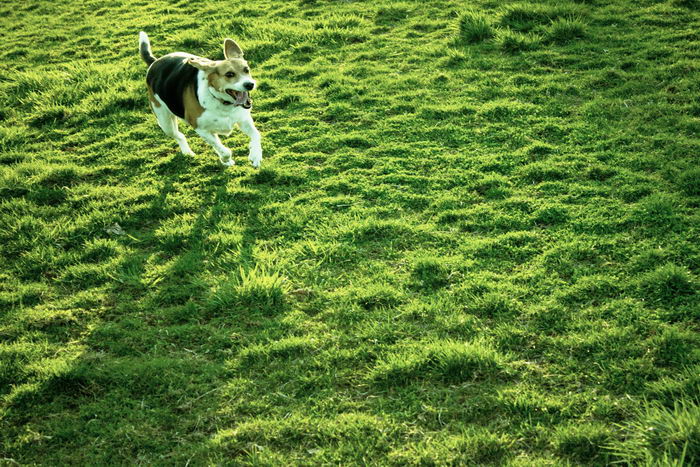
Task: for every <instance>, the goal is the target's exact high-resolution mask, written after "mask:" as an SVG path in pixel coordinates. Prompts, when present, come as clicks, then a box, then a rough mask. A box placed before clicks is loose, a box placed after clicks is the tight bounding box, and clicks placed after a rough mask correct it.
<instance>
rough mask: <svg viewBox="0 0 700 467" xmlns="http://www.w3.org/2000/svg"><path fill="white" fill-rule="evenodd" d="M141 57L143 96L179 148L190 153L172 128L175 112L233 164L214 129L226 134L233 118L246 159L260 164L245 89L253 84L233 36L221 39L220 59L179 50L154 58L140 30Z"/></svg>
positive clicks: (257, 134)
mask: <svg viewBox="0 0 700 467" xmlns="http://www.w3.org/2000/svg"><path fill="white" fill-rule="evenodd" d="M139 51H140V53H141V58H143V60H144V61H145V62H146V64H148V65H149V67H148V72H147V73H146V84H147V85H148V99H149V100H150V101H151V108H152V109H153V112H154V113H155V114H156V118H157V119H158V125H160V127H161V128H162V129H163V131H164V132H165V134H166V135H168V136H171V137H173V138H175V141H177V144H178V145H179V146H180V151H182V153H183V154H188V155H194V153H193V152H192V149H191V148H190V145H189V144H187V140H186V139H185V135H183V134H182V133H181V132H180V131H179V130H178V128H177V123H178V122H177V117H179V118H181V119H183V120H185V121H186V122H187V123H189V124H190V125H191V126H192V127H193V128H194V130H195V131H196V132H197V134H198V135H199V136H201V137H202V139H204V141H206V142H207V143H209V144H210V145H211V146H212V147H213V148H214V150H215V151H216V153H217V154H218V155H219V160H220V161H221V163H222V164H223V165H224V166H232V165H233V164H234V161H233V158H232V157H231V150H230V149H229V148H227V147H226V146H224V145H223V144H222V143H221V140H220V139H219V135H229V134H231V131H233V127H234V126H235V125H236V124H237V125H238V126H239V127H240V129H241V131H243V133H245V134H246V135H248V137H249V138H250V144H249V150H250V153H249V155H248V159H249V160H250V162H251V163H252V164H253V167H260V163H261V162H262V146H261V145H260V132H259V131H258V130H257V128H255V124H254V123H253V118H252V117H251V116H250V108H251V107H252V105H253V104H252V101H251V99H250V95H249V92H250V91H252V90H253V89H255V80H254V79H253V78H252V77H251V76H250V68H249V67H248V62H246V61H245V60H244V59H243V51H242V50H241V48H240V47H239V46H238V44H236V41H234V40H233V39H226V40H224V60H209V59H208V58H203V57H197V56H196V55H191V54H188V53H184V52H173V53H170V54H168V55H164V56H162V57H160V58H156V57H155V56H154V55H153V52H152V51H151V43H150V41H149V40H148V36H147V35H146V33H145V32H143V31H142V32H141V33H140V34H139Z"/></svg>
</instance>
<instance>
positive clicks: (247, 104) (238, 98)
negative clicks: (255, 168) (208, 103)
mask: <svg viewBox="0 0 700 467" xmlns="http://www.w3.org/2000/svg"><path fill="white" fill-rule="evenodd" d="M226 93H227V94H228V95H229V96H231V97H233V99H234V102H233V105H240V106H242V107H243V108H244V109H249V108H251V107H252V106H253V101H252V100H251V99H250V96H249V95H248V92H247V91H234V90H233V89H227V90H226Z"/></svg>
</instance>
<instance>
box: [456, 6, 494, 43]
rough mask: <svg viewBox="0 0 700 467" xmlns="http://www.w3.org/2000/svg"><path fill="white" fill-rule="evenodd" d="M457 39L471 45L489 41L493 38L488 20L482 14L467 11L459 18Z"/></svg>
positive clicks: (492, 31)
mask: <svg viewBox="0 0 700 467" xmlns="http://www.w3.org/2000/svg"><path fill="white" fill-rule="evenodd" d="M458 27H459V39H460V41H462V42H466V43H468V44H473V43H476V42H482V41H485V40H486V39H490V38H491V37H493V36H494V30H493V27H492V26H491V23H490V22H489V19H488V17H487V16H486V15H484V14H483V13H477V12H475V11H467V12H465V13H462V14H461V15H460V16H459V20H458Z"/></svg>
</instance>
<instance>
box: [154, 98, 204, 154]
mask: <svg viewBox="0 0 700 467" xmlns="http://www.w3.org/2000/svg"><path fill="white" fill-rule="evenodd" d="M154 98H155V99H154V100H153V101H151V108H152V109H153V113H154V114H156V119H157V120H158V125H159V126H160V127H161V128H162V129H163V132H164V133H165V134H166V135H168V136H170V137H172V138H175V141H177V145H178V146H180V151H181V152H182V153H183V154H187V155H189V156H194V152H192V149H191V148H190V145H189V144H188V143H187V139H186V138H185V135H183V134H182V133H180V130H178V128H177V117H176V116H175V115H174V114H173V113H172V112H170V110H169V109H168V108H167V107H166V105H165V102H163V101H161V100H160V98H159V97H158V95H155V96H154Z"/></svg>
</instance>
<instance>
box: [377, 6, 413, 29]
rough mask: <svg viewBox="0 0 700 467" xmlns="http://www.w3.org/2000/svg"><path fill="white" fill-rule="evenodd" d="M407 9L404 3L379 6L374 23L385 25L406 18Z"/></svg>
mask: <svg viewBox="0 0 700 467" xmlns="http://www.w3.org/2000/svg"><path fill="white" fill-rule="evenodd" d="M408 15H409V9H408V7H407V6H406V5H405V4H399V5H392V6H386V7H381V8H379V9H378V10H377V14H376V16H375V19H374V21H375V23H376V24H377V25H380V26H387V25H392V24H396V23H399V22H401V21H403V20H405V19H406V18H408Z"/></svg>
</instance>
